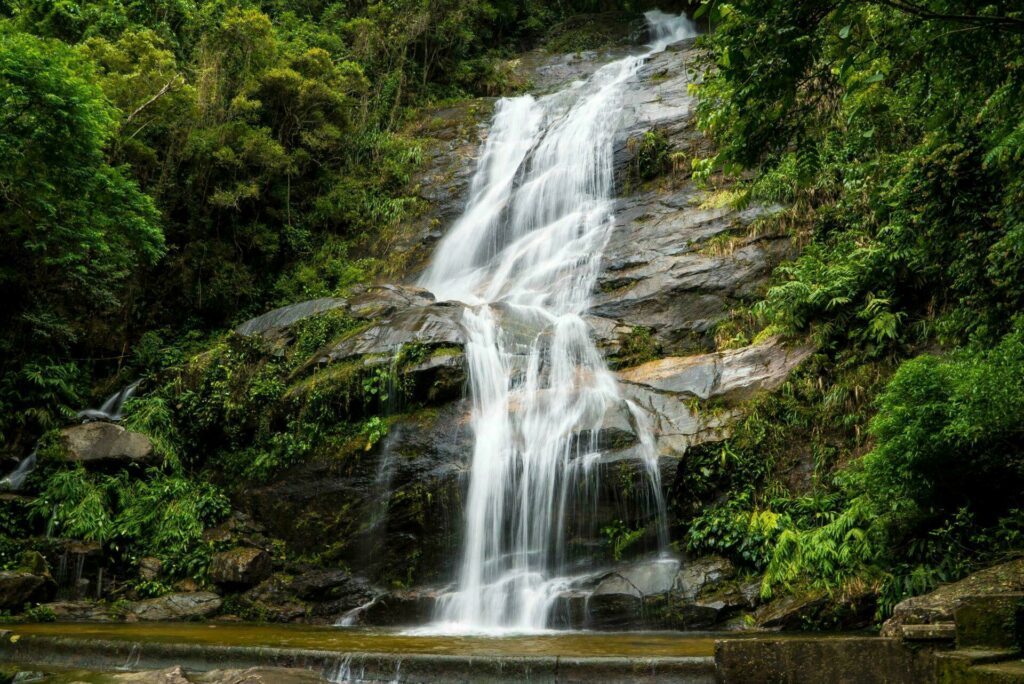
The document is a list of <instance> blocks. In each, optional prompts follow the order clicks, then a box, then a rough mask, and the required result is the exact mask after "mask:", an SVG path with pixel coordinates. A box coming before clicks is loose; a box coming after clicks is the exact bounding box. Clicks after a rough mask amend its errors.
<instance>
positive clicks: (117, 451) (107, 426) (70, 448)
mask: <svg viewBox="0 0 1024 684" xmlns="http://www.w3.org/2000/svg"><path fill="white" fill-rule="evenodd" d="M60 435H61V440H62V442H63V444H64V449H65V457H66V458H67V460H69V461H71V462H73V463H82V464H83V465H86V466H96V467H123V466H127V465H132V464H138V465H154V464H156V463H158V462H159V460H160V458H159V457H158V456H157V455H156V453H155V452H154V450H153V443H152V442H150V441H149V437H147V436H146V435H144V434H142V433H141V432H130V431H128V430H125V429H124V428H123V427H121V426H120V425H114V424H113V423H100V422H96V423H85V424H83V425H75V426H73V427H69V428H64V429H63V430H61V431H60Z"/></svg>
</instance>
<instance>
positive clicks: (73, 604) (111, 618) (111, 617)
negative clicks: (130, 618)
mask: <svg viewBox="0 0 1024 684" xmlns="http://www.w3.org/2000/svg"><path fill="white" fill-rule="evenodd" d="M42 607H43V608H46V609H48V610H49V611H50V612H52V613H53V615H54V616H55V617H56V619H57V621H58V622H116V621H117V620H120V619H122V618H123V617H126V615H125V614H123V613H120V612H117V613H115V612H114V611H113V610H111V609H110V607H109V606H107V605H105V604H102V603H96V602H95V601H55V602H53V603H45V604H43V606H42Z"/></svg>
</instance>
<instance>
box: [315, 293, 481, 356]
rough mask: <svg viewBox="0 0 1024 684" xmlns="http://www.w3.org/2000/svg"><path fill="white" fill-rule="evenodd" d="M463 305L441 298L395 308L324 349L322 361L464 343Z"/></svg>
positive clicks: (385, 354) (393, 353)
mask: <svg viewBox="0 0 1024 684" xmlns="http://www.w3.org/2000/svg"><path fill="white" fill-rule="evenodd" d="M462 312H463V306H462V305H461V304H459V303H456V302H439V303H435V304H430V305H428V306H413V307H410V308H406V309H401V310H399V311H397V312H394V313H393V314H392V315H391V316H389V317H387V318H384V319H383V320H381V321H380V322H379V323H377V324H374V325H372V326H370V327H369V328H367V329H365V330H362V331H360V332H358V333H356V334H354V335H350V336H348V337H345V338H344V339H343V340H341V341H340V342H339V343H337V344H336V345H334V346H333V347H331V348H329V349H327V350H325V351H324V352H322V353H321V354H320V355H319V356H318V358H317V362H318V363H320V364H325V363H332V362H337V361H346V360H349V359H353V358H357V357H361V356H377V357H386V358H391V357H393V356H394V355H395V353H396V352H397V351H398V350H399V349H400V348H401V347H403V346H406V345H410V344H422V345H427V346H448V345H455V346H458V345H462V344H463V342H464V340H465V336H464V334H463V331H462V326H461V323H460V321H461V320H462Z"/></svg>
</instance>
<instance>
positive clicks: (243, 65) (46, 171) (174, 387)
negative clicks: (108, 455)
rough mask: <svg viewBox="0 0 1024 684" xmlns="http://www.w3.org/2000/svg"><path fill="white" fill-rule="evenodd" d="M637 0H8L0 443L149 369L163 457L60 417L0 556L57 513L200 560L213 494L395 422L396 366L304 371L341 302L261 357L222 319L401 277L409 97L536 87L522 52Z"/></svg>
mask: <svg viewBox="0 0 1024 684" xmlns="http://www.w3.org/2000/svg"><path fill="white" fill-rule="evenodd" d="M647 4H649V3H645V2H642V1H640V2H606V1H604V0H558V1H555V2H545V1H543V0H529V1H528V2H520V1H519V0H430V1H429V2H428V1H425V0H375V1H356V2H330V1H326V0H324V1H321V0H314V1H312V2H287V1H282V0H262V1H260V0H202V1H200V2H181V1H179V0H161V1H160V2H136V1H131V2H122V1H119V0H61V1H60V2H50V1H49V0H9V1H7V2H0V233H2V236H3V238H4V240H3V246H2V248H0V283H2V285H3V291H4V294H5V296H6V298H7V301H6V302H5V304H6V306H5V307H4V308H3V313H2V314H0V323H2V324H3V325H2V330H0V356H2V361H0V457H3V459H4V463H5V464H7V463H11V462H13V458H11V457H24V456H25V455H26V454H27V453H28V452H30V451H31V450H32V449H33V447H34V445H36V444H37V440H38V439H39V438H40V436H42V435H44V434H45V433H46V432H47V431H48V430H52V429H53V428H56V427H60V426H63V425H66V424H67V423H68V422H69V421H70V420H71V419H72V418H73V416H74V411H75V410H78V409H81V408H84V407H86V406H89V405H95V402H97V401H98V400H99V398H100V397H102V396H104V395H106V394H108V393H109V392H110V391H112V390H113V389H115V388H117V387H118V386H120V385H123V384H124V383H125V382H126V381H127V380H130V379H134V378H137V377H140V376H141V377H144V378H147V384H146V385H145V389H146V392H145V395H146V396H145V398H144V399H136V400H133V401H131V402H129V403H128V405H127V406H126V418H125V420H124V423H123V424H124V425H125V427H127V428H129V429H132V430H137V431H140V432H143V433H145V434H146V435H148V437H149V438H150V440H151V441H152V443H153V445H154V448H155V452H156V454H157V456H158V457H159V462H160V465H159V467H154V468H150V469H148V470H145V471H143V469H134V470H132V471H131V472H128V471H123V472H119V473H103V472H94V471H86V470H83V469H81V468H80V467H71V466H67V465H64V464H62V459H61V453H60V448H59V444H58V443H57V441H56V440H54V439H52V438H51V437H50V436H47V437H45V438H44V439H43V441H42V442H40V443H39V445H38V446H39V449H38V451H39V455H40V464H41V465H40V468H39V469H38V470H37V472H36V474H35V475H33V476H32V478H31V479H30V481H29V491H30V492H31V493H33V494H36V495H38V498H36V499H35V501H34V503H33V504H32V506H31V511H29V510H26V509H25V507H24V506H22V505H20V504H17V505H16V503H17V502H15V503H8V504H6V505H5V507H4V510H3V511H2V512H0V516H3V517H2V519H0V528H2V529H0V563H4V564H7V563H12V562H15V561H14V559H15V558H16V556H17V551H18V547H19V542H16V541H15V539H14V538H15V537H19V536H21V537H23V536H25V534H26V533H32V534H36V535H42V534H43V533H48V534H51V535H53V536H55V537H73V538H80V539H85V540H90V541H96V542H100V543H102V544H103V545H104V548H105V549H106V551H107V553H108V555H109V556H110V558H112V559H113V560H114V561H115V567H116V568H120V569H125V568H128V569H130V568H131V567H133V566H134V565H135V564H136V563H137V561H138V560H139V559H140V558H141V557H143V556H147V555H150V556H156V557H157V558H158V559H160V560H161V561H162V563H163V566H164V575H165V576H166V577H167V578H175V577H182V576H197V577H199V576H202V574H203V572H204V569H205V567H206V564H207V563H208V560H209V552H210V550H211V547H210V546H209V544H207V543H206V542H204V541H203V538H202V532H203V529H204V527H207V526H209V525H212V524H214V523H216V522H218V521H220V519H221V518H223V516H224V515H225V513H226V511H227V504H226V499H225V498H224V495H223V494H222V491H231V490H232V488H234V487H235V486H237V485H239V484H240V483H243V482H253V481H257V482H258V481H261V480H264V479H266V478H267V477H268V476H269V475H270V474H272V473H273V472H275V471H276V470H277V469H280V468H282V467H284V466H286V465H288V464H291V463H294V462H296V461H297V460H299V459H302V458H304V457H307V456H309V455H311V454H315V453H320V452H321V451H323V450H325V449H332V450H334V451H338V452H341V453H349V452H359V451H362V450H364V449H368V448H369V447H370V446H372V445H373V444H375V443H376V442H377V441H379V440H380V439H382V438H383V436H384V435H386V434H387V430H388V424H387V421H386V420H385V419H384V418H382V417H381V416H380V415H378V414H379V413H380V412H381V410H382V409H383V407H384V406H385V404H389V403H394V402H395V401H396V398H397V397H399V396H401V395H403V393H405V392H406V391H408V390H410V388H407V387H404V386H402V385H401V381H400V379H398V378H397V377H395V376H394V368H391V369H389V368H388V367H387V366H383V367H379V368H374V369H369V370H365V369H358V368H353V367H351V366H349V367H342V368H339V369H334V370H333V371H332V373H331V374H330V377H327V378H326V379H321V380H322V381H320V380H318V381H314V380H312V379H310V378H308V377H306V374H305V373H304V370H303V369H302V368H301V367H300V366H301V365H302V364H303V363H305V362H306V361H307V360H308V358H309V357H310V355H311V354H312V353H313V352H314V351H316V350H317V349H319V348H320V347H321V346H322V345H323V344H325V343H326V342H329V341H331V340H334V339H336V338H337V337H338V336H339V335H342V334H344V333H345V332H346V331H347V330H348V329H349V328H351V326H352V325H353V322H352V321H351V320H349V319H346V318H345V317H344V316H339V317H334V316H321V317H318V318H316V319H315V320H311V321H309V322H308V323H306V324H303V325H302V326H298V327H297V328H296V329H295V330H294V331H293V333H294V335H295V339H294V340H292V341H291V344H290V345H289V346H288V350H287V353H282V354H280V355H275V356H271V357H269V358H268V357H267V355H266V349H265V348H263V347H261V346H260V345H259V344H257V343H250V342H248V341H246V340H242V339H239V338H237V337H231V336H227V337H225V336H224V335H223V332H224V331H225V329H226V328H228V327H229V326H231V325H234V324H236V323H238V322H240V321H242V320H245V319H246V318H248V317H251V316H252V315H255V314H259V313H262V312H263V311H266V310H267V309H269V308H272V307H273V306H278V305H281V304H287V303H292V302H295V301H299V300H302V299H307V298H312V297H320V296H326V295H339V294H345V293H346V292H347V291H348V290H349V289H350V288H351V287H352V286H353V285H355V284H359V283H365V282H367V281H369V280H371V279H373V278H376V277H378V276H380V275H386V274H394V273H395V272H397V271H398V269H400V268H401V267H402V263H401V258H402V257H401V256H400V255H398V254H397V253H394V252H393V250H392V245H393V244H395V243H396V242H398V241H399V240H400V239H401V238H402V236H403V233H402V231H403V229H407V228H406V227H407V225H408V224H409V223H410V219H412V218H414V217H415V216H416V215H417V213H418V212H419V211H420V210H421V209H422V206H421V205H422V201H421V200H420V199H419V197H418V189H417V188H416V187H415V185H414V184H413V183H412V177H413V174H414V172H415V171H416V170H417V169H419V168H420V167H421V163H422V161H423V144H424V140H423V139H421V138H418V137H416V136H417V134H416V132H415V131H417V130H419V129H417V128H416V127H414V126H412V125H410V122H413V121H415V119H416V115H417V114H418V113H419V112H420V111H421V110H422V109H423V108H425V107H430V106H434V105H438V104H444V103H447V102H450V101H452V100H456V99H459V98H465V97H468V96H477V95H495V94H499V93H503V92H511V91H514V90H515V89H517V88H520V87H522V86H523V85H524V84H523V83H522V82H521V80H520V77H519V76H517V75H516V74H515V73H514V69H513V63H512V61H511V59H510V58H511V57H513V56H515V55H516V54H517V53H518V52H519V51H521V50H523V49H526V48H529V47H532V46H534V45H537V44H541V43H543V42H544V41H550V46H551V48H552V49H562V48H566V49H583V48H587V47H592V46H595V45H598V44H609V43H613V42H621V41H622V40H623V39H624V38H627V37H629V36H628V34H629V33H630V31H633V32H635V29H636V26H637V20H638V18H639V15H638V14H637V10H638V9H640V8H641V7H643V6H645V5H647ZM605 11H613V12H616V13H617V14H615V15H614V17H615V18H614V20H608V21H601V22H597V23H596V24H595V23H594V22H591V21H589V20H587V19H586V17H582V18H581V17H578V16H577V15H578V14H579V13H581V12H582V13H594V12H605ZM608 16H612V15H608ZM568 18H571V19H569V20H568V21H565V20H566V19H568ZM620 20H621V21H620ZM563 22H564V23H563ZM595 26H599V27H603V28H599V29H597V30H595V29H594V27H595ZM608 27H614V29H608ZM570 46H571V47H570ZM417 353H418V352H417V350H414V349H409V350H406V352H405V356H404V357H403V359H404V361H401V362H400V363H398V364H397V366H401V365H402V363H405V362H409V363H411V362H413V361H414V360H415V358H414V357H415V356H416V354H417ZM389 405H390V404H389ZM50 434H51V435H52V433H50ZM214 483H216V484H214ZM8 509H10V510H8ZM20 543H21V544H22V545H24V544H25V543H26V542H20ZM33 543H34V542H33ZM40 543H42V542H40Z"/></svg>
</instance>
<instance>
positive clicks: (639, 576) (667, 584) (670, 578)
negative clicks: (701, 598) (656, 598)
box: [593, 559, 679, 599]
mask: <svg viewBox="0 0 1024 684" xmlns="http://www.w3.org/2000/svg"><path fill="white" fill-rule="evenodd" d="M678 572H679V561H677V560H674V559H673V560H655V561H644V562H640V563H631V564H629V565H626V566H623V567H620V568H616V569H615V572H614V573H611V574H610V575H608V576H606V577H605V578H604V579H603V580H601V582H600V583H599V584H598V585H597V588H596V589H594V593H593V595H594V596H601V595H604V594H627V595H630V596H635V597H637V598H641V599H642V598H645V597H647V596H653V595H656V594H665V593H668V592H670V591H672V588H673V585H674V583H675V579H676V573H678Z"/></svg>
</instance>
